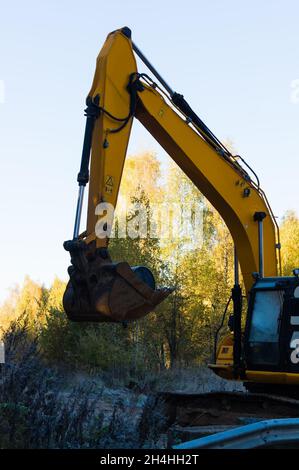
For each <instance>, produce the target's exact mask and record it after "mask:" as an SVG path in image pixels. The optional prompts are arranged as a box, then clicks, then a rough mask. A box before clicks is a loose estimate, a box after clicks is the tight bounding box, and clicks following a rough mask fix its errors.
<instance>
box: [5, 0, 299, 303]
mask: <svg viewBox="0 0 299 470" xmlns="http://www.w3.org/2000/svg"><path fill="white" fill-rule="evenodd" d="M298 18H299V2H298V1H296V0H285V1H284V2H282V1H281V0H278V1H277V0H264V1H260V0H259V1H257V0H252V1H251V2H240V1H239V0H238V1H237V0H222V1H221V0H211V1H209V2H207V1H206V0H204V1H203V0H189V1H185V2H182V1H176V0H173V1H161V0H160V1H157V0H150V1H148V2H141V1H140V0H138V1H136V0H133V1H130V0H128V1H119V0H110V1H103V0H98V1H95V0H85V1H80V2H79V1H76V0H72V1H70V0H60V1H58V0H51V1H50V0H43V1H37V0H36V1H33V0H27V1H26V2H23V1H21V0H19V1H14V0H11V1H10V2H8V1H6V2H3V1H2V2H1V16H0V51H1V53H0V56H1V64H0V84H1V87H0V91H1V93H0V95H1V96H0V101H2V103H0V132H1V134H0V155H1V184H0V192H1V193H0V209H1V245H0V262H1V272H0V300H2V299H3V298H4V297H5V295H6V294H7V288H8V287H9V286H11V285H12V284H13V283H15V282H22V280H23V278H24V276H25V274H29V275H30V276H32V278H33V279H36V280H40V281H45V282H46V283H49V282H51V280H52V279H53V276H54V275H55V274H57V275H58V276H60V277H62V278H66V268H67V266H68V262H69V261H68V255H67V253H65V252H64V250H63V248H62V242H63V241H64V240H66V239H68V238H70V236H71V234H72V230H73V219H74V210H75V201H76V196H77V186H76V182H75V180H76V175H77V171H78V166H79V160H80V154H81V146H82V137H83V129H84V118H83V109H84V100H85V96H86V94H87V92H88V90H89V87H90V84H91V79H92V76H93V72H94V65H95V58H96V56H97V54H98V51H99V49H100V48H101V45H102V43H103V41H104V40H105V37H106V35H107V34H108V33H109V32H110V31H112V30H114V29H117V28H119V27H122V26H124V25H127V26H129V27H131V29H132V31H133V38H134V41H135V42H136V43H137V44H138V45H139V47H140V48H141V49H142V50H143V51H144V53H145V54H146V55H147V56H148V57H149V58H150V59H151V61H152V62H153V63H154V64H155V65H156V67H157V69H158V70H160V72H161V73H162V75H163V76H165V78H166V80H167V81H168V82H169V83H170V84H171V85H172V87H173V88H174V89H175V90H177V91H179V92H183V93H184V95H185V97H186V98H187V99H188V100H189V101H190V103H191V104H192V106H193V107H194V109H195V110H196V111H197V112H198V114H199V115H200V116H201V117H202V118H203V119H204V120H205V121H206V123H207V124H208V125H209V127H210V128H211V129H212V130H213V131H214V132H215V133H216V135H217V136H218V137H220V138H221V139H223V140H225V139H227V138H230V139H231V140H232V141H233V142H234V145H235V147H236V149H237V150H238V152H239V153H240V154H241V155H243V156H244V157H246V158H247V160H248V162H249V163H250V164H251V165H252V166H253V167H254V168H255V170H256V171H257V172H258V174H259V176H260V179H261V181H262V185H263V187H264V189H265V190H266V193H267V195H268V197H269V199H270V201H271V203H272V206H273V209H274V212H275V214H276V215H277V216H278V217H282V215H283V213H284V212H285V211H286V210H287V209H295V210H296V209H297V208H298V202H299V201H298V200H299V196H298V174H299V160H298V153H299V145H298V143H299V133H298V130H299V103H293V102H292V101H291V99H290V96H291V92H292V90H291V82H292V81H293V80H295V79H298V78H299V61H298V44H299V28H298ZM3 87H4V90H3ZM3 94H4V96H3ZM146 149H149V150H156V151H157V152H158V154H159V155H161V156H163V152H162V151H161V150H160V149H159V147H158V146H157V144H155V142H154V141H153V140H152V138H151V136H150V135H147V133H146V131H145V130H143V129H142V128H141V126H140V125H139V124H135V125H134V132H133V135H132V141H131V144H130V152H131V153H132V152H138V151H140V150H146Z"/></svg>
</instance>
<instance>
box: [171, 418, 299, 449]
mask: <svg viewBox="0 0 299 470" xmlns="http://www.w3.org/2000/svg"><path fill="white" fill-rule="evenodd" d="M290 443H292V444H293V443H297V445H296V447H297V446H298V447H299V419H298V418H283V419H269V420H266V421H259V422H257V423H253V424H248V425H246V426H239V427H237V428H234V429H230V430H228V431H224V432H219V433H217V434H212V435H210V436H206V437H202V438H200V439H194V440H192V441H188V442H184V443H182V444H179V445H176V446H173V449H182V450H184V449H254V448H257V447H265V446H274V445H282V444H290Z"/></svg>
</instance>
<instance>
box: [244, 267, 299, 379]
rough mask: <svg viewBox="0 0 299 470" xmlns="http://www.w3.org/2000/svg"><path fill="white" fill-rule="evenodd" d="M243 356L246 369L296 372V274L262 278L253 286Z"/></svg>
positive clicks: (298, 332) (298, 289) (298, 316)
mask: <svg viewBox="0 0 299 470" xmlns="http://www.w3.org/2000/svg"><path fill="white" fill-rule="evenodd" d="M244 358H245V362H246V368H247V369H248V370H254V371H269V373H271V372H279V371H284V372H285V373H287V372H288V373H298V372H299V278H298V277H297V276H296V275H295V276H294V277H276V278H261V279H258V280H257V281H256V282H255V284H254V285H253V287H252V290H251V293H250V298H249V306H248V313H247V321H246V328H245V340H244ZM270 376H271V374H270ZM272 378H273V375H272Z"/></svg>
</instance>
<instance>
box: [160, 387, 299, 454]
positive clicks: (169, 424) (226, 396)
mask: <svg viewBox="0 0 299 470" xmlns="http://www.w3.org/2000/svg"><path fill="white" fill-rule="evenodd" d="M155 407H156V409H157V410H159V413H158V414H159V415H161V413H162V414H163V416H164V429H163V432H164V434H166V435H167V447H172V446H173V445H175V444H177V443H180V442H183V441H187V440H191V439H196V438H198V437H204V436H207V435H209V434H215V433H217V432H222V431H225V430H228V429H232V428H236V427H238V426H243V425H245V424H251V423H254V422H258V421H263V420H268V419H275V418H276V419H279V418H298V417H299V400H296V399H293V398H287V397H281V396H276V395H271V394H265V393H246V392H225V391H224V392H209V393H183V392H160V393H158V395H157V397H156V403H155Z"/></svg>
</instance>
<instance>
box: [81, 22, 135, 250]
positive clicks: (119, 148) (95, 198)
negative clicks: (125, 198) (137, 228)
mask: <svg viewBox="0 0 299 470" xmlns="http://www.w3.org/2000/svg"><path fill="white" fill-rule="evenodd" d="M136 70H137V67H136V61H135V57H134V55H133V51H132V45H131V40H130V39H129V38H127V37H126V36H125V35H123V34H122V33H121V32H120V31H116V32H114V33H112V34H110V35H109V36H108V38H107V40H106V42H105V44H104V46H103V48H102V50H101V52H100V54H99V56H98V58H97V64H96V71H95V75H94V80H93V84H92V87H91V90H90V92H89V96H92V97H93V98H94V97H95V96H97V95H99V96H100V106H101V107H102V108H104V109H105V110H107V111H108V112H109V113H110V114H112V115H113V116H115V117H117V118H125V117H126V116H128V114H129V108H130V94H129V92H128V90H127V86H128V83H129V78H130V75H131V73H133V72H136ZM121 124H122V122H120V121H116V120H114V119H111V118H110V117H109V116H108V115H107V114H105V113H103V112H102V113H101V115H100V118H99V119H97V121H96V124H95V128H94V132H93V140H92V153H91V167H90V174H91V177H90V184H89V199H88V216H87V240H91V239H93V238H94V236H93V235H94V230H95V225H96V222H97V216H96V215H95V208H96V206H97V204H99V203H100V202H108V203H111V204H112V205H113V206H114V207H115V205H116V202H117V196H118V192H119V186H120V181H121V177H122V172H123V166H124V161H125V156H126V151H127V146H128V141H129V137H130V131H131V126H132V118H130V119H129V121H128V123H127V125H126V126H125V127H124V129H122V130H121V131H120V132H116V133H111V132H110V131H111V130H114V129H117V128H118V127H120V125H121ZM106 244H107V240H101V239H97V246H105V245H106Z"/></svg>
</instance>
